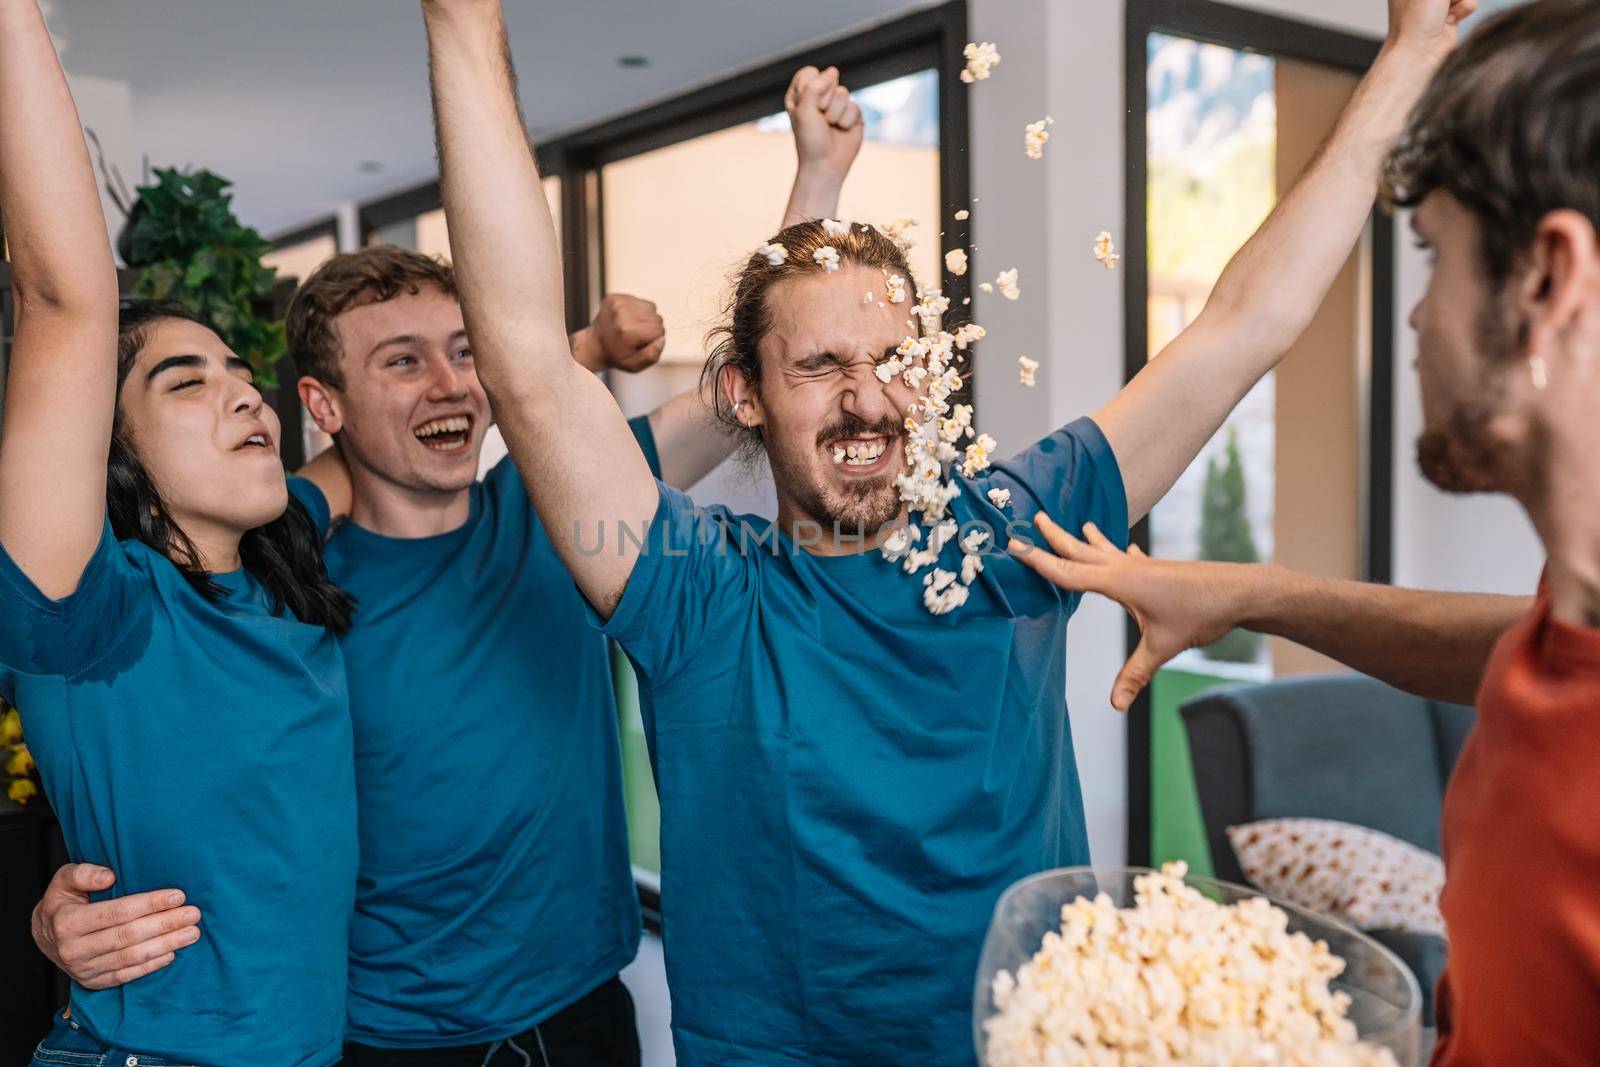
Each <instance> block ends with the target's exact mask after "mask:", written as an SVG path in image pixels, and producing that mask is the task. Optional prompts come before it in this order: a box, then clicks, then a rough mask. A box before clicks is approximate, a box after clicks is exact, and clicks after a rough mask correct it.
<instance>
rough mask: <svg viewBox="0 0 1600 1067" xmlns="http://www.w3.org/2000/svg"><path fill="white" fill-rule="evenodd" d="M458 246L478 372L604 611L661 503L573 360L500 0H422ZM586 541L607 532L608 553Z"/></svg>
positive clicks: (602, 397) (558, 543)
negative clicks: (632, 536) (629, 534)
mask: <svg viewBox="0 0 1600 1067" xmlns="http://www.w3.org/2000/svg"><path fill="white" fill-rule="evenodd" d="M422 11H423V16H424V21H425V22H426V24H427V29H428V45H429V55H430V70H431V74H432V83H433V105H434V117H435V120H436V122H437V125H438V137H439V162H440V174H441V183H442V185H443V189H444V209H445V217H446V219H447V220H448V222H449V227H450V252H451V258H452V260H453V261H454V263H455V268H456V276H457V279H458V282H459V285H460V290H461V304H462V309H463V312H464V314H465V317H466V324H467V332H468V333H469V334H470V335H471V337H472V342H473V354H474V357H475V361H476V363H477V369H478V376H479V378H480V379H481V380H482V381H483V385H484V389H485V390H486V391H487V392H488V394H489V400H490V402H491V404H492V405H493V407H494V412H495V417H496V420H497V421H498V422H499V424H500V429H501V432H502V433H503V434H504V436H505V440H506V446H507V448H508V449H509V450H510V452H511V454H512V456H513V457H514V458H515V460H516V464H517V468H518V470H519V471H521V473H522V477H523V481H524V483H525V484H526V485H527V488H528V496H529V499H531V500H532V501H533V506H534V507H535V509H537V511H538V512H539V517H540V519H541V520H542V521H543V523H544V525H545V528H546V529H547V530H548V531H549V532H550V538H551V541H552V542H553V544H554V546H555V549H556V551H557V553H559V554H560V556H561V558H562V561H563V562H564V563H565V564H566V566H567V569H568V570H569V571H570V572H571V573H572V576H573V578H574V580H575V581H576V582H577V583H578V588H579V589H580V590H582V592H583V594H584V596H585V597H587V598H588V600H589V602H590V603H591V604H592V605H594V607H595V609H596V610H597V611H598V612H599V613H600V614H601V616H602V617H609V616H610V614H611V612H612V611H613V610H614V609H615V607H616V604H617V602H618V601H619V600H620V599H621V597H622V592H623V590H624V589H625V588H626V586H627V582H628V576H629V575H630V574H631V573H632V571H633V565H634V562H635V561H636V560H637V559H638V554H639V549H638V546H637V544H636V542H634V541H632V540H629V539H628V538H620V539H619V538H618V536H617V532H618V527H619V524H625V525H626V526H627V527H628V528H629V529H631V530H632V531H634V532H636V533H637V532H638V531H641V530H643V529H644V528H645V526H646V525H647V524H648V523H649V521H650V519H651V518H652V517H653V516H654V515H655V511H656V505H657V501H658V496H657V491H656V485H655V480H654V479H653V478H652V477H651V475H650V468H649V465H648V464H647V463H646V462H645V458H644V455H643V453H641V452H640V451H639V446H638V444H637V442H635V440H634V438H633V434H632V432H631V431H630V430H629V428H628V423H627V420H626V419H624V418H623V416H622V412H621V411H620V410H618V408H617V405H616V402H615V401H614V400H613V399H612V397H611V394H610V393H609V392H607V390H606V387H605V385H604V383H602V382H601V381H600V379H599V378H597V377H595V376H594V375H593V374H591V373H590V372H589V371H587V370H585V369H584V368H582V367H581V366H579V365H578V364H577V363H576V362H574V361H573V359H572V354H571V350H570V349H569V347H568V338H567V334H566V330H565V328H564V325H563V308H562V293H561V261H560V257H559V256H558V255H557V252H556V240H555V227H554V224H553V223H552V221H551V218H550V209H549V207H548V205H547V204H546V202H545V199H544V195H543V193H542V192H541V191H540V187H539V175H538V172H537V170H536V168H535V166H534V160H533V152H532V150H531V148H530V146H529V143H528V137H527V134H526V132H525V131H524V129H523V124H522V116H521V114H520V112H519V110H518V106H517V99H516V76H515V74H514V73H513V71H512V66H511V56H510V52H509V50H508V48H507V43H506V34H505V25H504V21H503V19H502V16H501V12H500V4H499V2H498V0H423V3H422ZM580 534H581V536H582V538H583V546H584V548H585V549H587V550H592V548H593V546H594V545H595V543H596V540H597V538H598V537H600V536H602V535H603V536H604V538H605V541H604V544H603V547H602V549H601V550H600V551H598V552H595V551H580V550H579V542H578V537H579V536H580Z"/></svg>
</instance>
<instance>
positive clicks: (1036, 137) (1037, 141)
mask: <svg viewBox="0 0 1600 1067" xmlns="http://www.w3.org/2000/svg"><path fill="white" fill-rule="evenodd" d="M1055 121H1056V120H1055V119H1053V118H1051V117H1050V116H1049V115H1046V116H1045V117H1044V118H1042V119H1040V120H1039V121H1038V122H1030V123H1028V128H1027V130H1026V131H1025V132H1024V133H1023V135H1022V146H1023V151H1025V152H1026V153H1027V154H1028V158H1029V159H1043V158H1044V143H1045V142H1046V141H1048V140H1050V131H1049V130H1048V129H1046V128H1045V127H1047V126H1050V125H1053V124H1054V123H1055Z"/></svg>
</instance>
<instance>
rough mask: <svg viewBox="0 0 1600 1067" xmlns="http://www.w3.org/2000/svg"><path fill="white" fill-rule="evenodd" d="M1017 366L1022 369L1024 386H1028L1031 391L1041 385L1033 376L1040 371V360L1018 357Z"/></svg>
mask: <svg viewBox="0 0 1600 1067" xmlns="http://www.w3.org/2000/svg"><path fill="white" fill-rule="evenodd" d="M1017 366H1018V367H1020V368H1022V384H1023V385H1025V386H1027V387H1028V388H1029V389H1032V388H1033V387H1034V386H1035V385H1038V384H1039V383H1038V381H1037V379H1035V378H1034V376H1033V375H1034V372H1035V371H1037V370H1038V369H1039V361H1038V360H1036V359H1029V358H1028V357H1027V356H1018V357H1017Z"/></svg>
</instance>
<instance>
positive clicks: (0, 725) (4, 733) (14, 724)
mask: <svg viewBox="0 0 1600 1067" xmlns="http://www.w3.org/2000/svg"><path fill="white" fill-rule="evenodd" d="M21 740H22V716H21V715H19V714H17V709H16V708H9V709H7V710H6V713H5V714H4V715H0V744H7V745H14V744H16V743H17V742H18V741H21Z"/></svg>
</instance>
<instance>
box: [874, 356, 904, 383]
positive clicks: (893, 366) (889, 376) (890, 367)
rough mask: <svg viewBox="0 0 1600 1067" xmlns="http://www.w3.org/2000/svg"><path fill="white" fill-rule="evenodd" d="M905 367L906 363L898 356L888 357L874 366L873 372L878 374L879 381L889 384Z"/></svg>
mask: <svg viewBox="0 0 1600 1067" xmlns="http://www.w3.org/2000/svg"><path fill="white" fill-rule="evenodd" d="M905 369H906V367H905V364H904V363H901V362H900V360H899V359H898V358H894V359H886V360H884V361H883V362H882V363H880V364H878V365H877V366H876V367H874V368H872V373H874V374H876V375H877V376H878V381H880V382H882V383H883V384H884V385H888V384H889V383H890V382H891V381H893V380H894V376H895V375H896V374H899V373H900V372H901V371H903V370H905Z"/></svg>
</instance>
